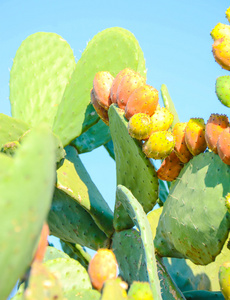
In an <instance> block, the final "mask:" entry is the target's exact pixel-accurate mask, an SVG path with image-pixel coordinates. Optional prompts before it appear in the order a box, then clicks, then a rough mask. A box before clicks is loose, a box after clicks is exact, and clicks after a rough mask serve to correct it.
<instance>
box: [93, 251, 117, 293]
mask: <svg viewBox="0 0 230 300" xmlns="http://www.w3.org/2000/svg"><path fill="white" fill-rule="evenodd" d="M88 273H89V277H90V280H91V282H92V285H93V287H94V288H95V289H97V290H101V289H102V287H103V285H104V283H105V281H106V280H108V279H114V278H117V273H118V264H117V260H116V257H115V254H114V253H113V251H112V250H110V249H99V250H98V251H97V253H96V254H95V255H94V257H93V258H92V259H91V261H90V262H89V266H88Z"/></svg>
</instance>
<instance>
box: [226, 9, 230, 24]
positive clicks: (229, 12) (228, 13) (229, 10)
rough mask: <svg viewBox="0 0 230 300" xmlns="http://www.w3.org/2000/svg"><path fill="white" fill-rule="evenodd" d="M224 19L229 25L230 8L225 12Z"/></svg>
mask: <svg viewBox="0 0 230 300" xmlns="http://www.w3.org/2000/svg"><path fill="white" fill-rule="evenodd" d="M225 15H226V18H227V19H228V22H229V23H230V7H229V8H228V9H227V10H226V12H225Z"/></svg>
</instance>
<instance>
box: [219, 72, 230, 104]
mask: <svg viewBox="0 0 230 300" xmlns="http://www.w3.org/2000/svg"><path fill="white" fill-rule="evenodd" d="M216 95H217V97H218V99H219V100H220V102H221V103H222V104H223V105H225V106H227V107H230V76H229V75H226V76H220V77H218V78H217V80H216Z"/></svg>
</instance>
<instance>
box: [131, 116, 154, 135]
mask: <svg viewBox="0 0 230 300" xmlns="http://www.w3.org/2000/svg"><path fill="white" fill-rule="evenodd" d="M128 131H129V134H130V136H131V137H133V138H135V139H137V140H145V139H147V138H148V137H149V136H150V134H151V132H152V122H151V118H150V117H149V116H148V115H146V114H144V113H138V114H135V115H133V116H132V118H130V120H129V123H128Z"/></svg>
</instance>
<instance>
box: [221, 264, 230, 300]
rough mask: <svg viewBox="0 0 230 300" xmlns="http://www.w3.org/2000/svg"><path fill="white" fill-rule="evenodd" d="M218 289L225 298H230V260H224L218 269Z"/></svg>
mask: <svg viewBox="0 0 230 300" xmlns="http://www.w3.org/2000/svg"><path fill="white" fill-rule="evenodd" d="M219 284H220V290H221V292H222V294H223V295H224V298H225V299H226V300H228V299H230V262H225V263H224V264H223V265H222V266H221V267H220V269H219Z"/></svg>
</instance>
